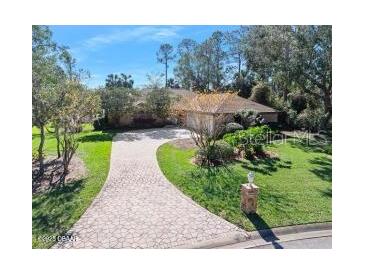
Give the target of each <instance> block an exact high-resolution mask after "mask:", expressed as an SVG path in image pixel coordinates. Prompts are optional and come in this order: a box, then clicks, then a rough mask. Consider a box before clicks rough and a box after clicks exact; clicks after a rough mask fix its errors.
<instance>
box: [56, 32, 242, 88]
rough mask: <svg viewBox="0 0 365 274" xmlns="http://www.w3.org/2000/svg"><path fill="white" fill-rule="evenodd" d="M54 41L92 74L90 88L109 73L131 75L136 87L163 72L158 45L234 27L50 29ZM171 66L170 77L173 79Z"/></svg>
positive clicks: (205, 36)
mask: <svg viewBox="0 0 365 274" xmlns="http://www.w3.org/2000/svg"><path fill="white" fill-rule="evenodd" d="M50 28H51V30H52V32H53V39H54V40H55V41H56V42H57V43H58V44H60V45H64V46H68V47H69V48H70V50H71V53H72V54H73V56H74V57H75V58H76V61H77V66H78V67H79V68H83V69H86V70H88V71H90V73H91V79H90V80H88V81H87V82H86V84H87V85H88V86H89V87H97V86H99V85H103V84H104V80H105V78H106V76H107V75H108V74H110V73H125V74H131V75H132V77H133V79H134V81H135V86H136V87H142V86H143V85H144V84H146V74H147V73H163V71H164V68H163V65H162V64H159V63H157V61H156V51H157V50H158V48H159V46H160V44H161V43H170V44H172V45H173V46H174V48H175V49H176V47H177V45H178V44H179V42H180V41H181V40H182V39H183V38H191V39H194V40H196V41H198V42H201V41H203V40H204V39H206V38H207V37H209V36H210V35H211V34H212V33H213V32H214V31H215V30H221V31H227V30H232V29H235V28H237V26H168V25H164V26H51V27H50ZM172 67H173V66H170V68H169V72H168V74H169V77H170V76H171V77H172V76H173V71H172Z"/></svg>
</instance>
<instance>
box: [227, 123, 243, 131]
mask: <svg viewBox="0 0 365 274" xmlns="http://www.w3.org/2000/svg"><path fill="white" fill-rule="evenodd" d="M240 129H243V126H242V125H240V124H238V123H228V124H227V125H226V128H225V132H226V133H232V132H235V131H236V130H240Z"/></svg>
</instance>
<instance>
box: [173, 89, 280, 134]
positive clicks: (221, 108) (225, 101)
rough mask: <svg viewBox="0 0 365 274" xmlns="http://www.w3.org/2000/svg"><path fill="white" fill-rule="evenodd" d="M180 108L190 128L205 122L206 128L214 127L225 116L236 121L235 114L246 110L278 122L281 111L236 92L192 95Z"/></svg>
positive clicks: (226, 120) (269, 121)
mask: <svg viewBox="0 0 365 274" xmlns="http://www.w3.org/2000/svg"><path fill="white" fill-rule="evenodd" d="M209 96H212V97H211V98H209ZM179 108H180V110H183V111H184V115H183V117H181V119H184V124H185V125H186V126H187V127H188V128H198V127H201V125H202V124H204V126H205V127H206V128H209V129H213V128H215V124H216V123H217V122H218V121H217V119H220V120H221V119H222V117H224V120H225V122H230V121H234V115H235V114H236V113H238V112H242V111H244V110H253V111H255V112H257V113H258V114H260V115H261V116H262V117H263V118H264V119H265V121H266V122H268V123H277V122H278V115H279V112H278V111H277V110H275V109H273V108H271V107H268V106H265V105H262V104H259V103H256V102H254V101H251V100H249V99H245V98H242V97H240V96H238V95H235V94H231V95H230V96H227V94H226V93H221V94H205V95H202V97H201V98H199V96H197V95H191V96H190V98H189V99H188V100H185V101H184V102H183V103H181V104H179Z"/></svg>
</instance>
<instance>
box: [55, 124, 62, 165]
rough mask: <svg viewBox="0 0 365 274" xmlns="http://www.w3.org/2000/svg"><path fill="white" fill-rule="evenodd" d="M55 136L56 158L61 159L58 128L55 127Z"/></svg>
mask: <svg viewBox="0 0 365 274" xmlns="http://www.w3.org/2000/svg"><path fill="white" fill-rule="evenodd" d="M55 136H56V141H57V158H61V150H60V129H59V127H58V126H56V127H55Z"/></svg>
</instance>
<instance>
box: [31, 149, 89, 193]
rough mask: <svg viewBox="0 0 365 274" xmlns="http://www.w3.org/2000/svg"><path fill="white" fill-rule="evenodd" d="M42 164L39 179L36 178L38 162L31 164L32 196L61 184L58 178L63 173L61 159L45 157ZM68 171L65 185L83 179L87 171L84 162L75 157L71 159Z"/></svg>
mask: <svg viewBox="0 0 365 274" xmlns="http://www.w3.org/2000/svg"><path fill="white" fill-rule="evenodd" d="M44 163H45V165H44V169H45V170H44V174H43V176H41V177H40V176H38V172H39V162H38V161H33V162H32V191H33V194H34V193H40V192H44V191H47V190H50V189H52V188H54V187H57V186H59V185H60V184H61V182H60V178H61V175H62V172H63V166H62V158H59V159H57V158H56V157H47V158H46V159H45V161H44ZM69 171H70V172H69V174H67V176H66V180H65V184H67V183H70V182H74V181H76V180H80V179H83V178H85V177H86V175H87V169H86V167H85V164H84V162H83V161H82V160H81V159H80V158H79V157H77V156H74V157H73V158H72V160H71V163H70V166H69Z"/></svg>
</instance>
